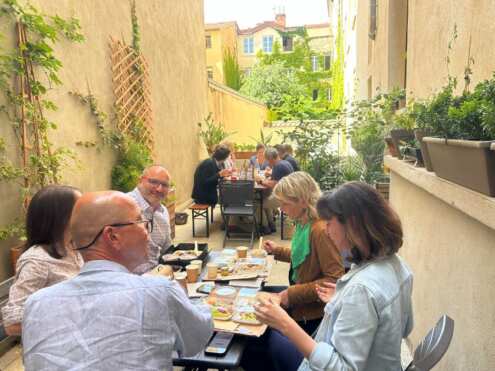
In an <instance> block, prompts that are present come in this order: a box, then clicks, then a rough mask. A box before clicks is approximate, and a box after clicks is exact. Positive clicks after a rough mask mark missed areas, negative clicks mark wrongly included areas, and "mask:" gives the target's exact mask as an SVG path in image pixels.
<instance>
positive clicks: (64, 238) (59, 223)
mask: <svg viewBox="0 0 495 371" xmlns="http://www.w3.org/2000/svg"><path fill="white" fill-rule="evenodd" d="M80 196H81V192H80V191H79V190H78V189H76V188H73V187H69V186H61V185H50V186H47V187H44V188H42V189H41V190H39V191H38V192H37V193H36V194H35V195H34V197H33V198H32V200H31V202H30V203H29V207H28V210H27V216H26V235H27V241H26V244H25V247H24V252H23V253H22V255H21V256H20V258H19V260H18V261H17V264H16V278H15V282H14V284H13V285H12V287H11V288H10V293H9V301H8V303H7V304H6V305H5V306H4V307H3V308H2V318H3V325H4V327H5V332H6V333H7V334H8V335H20V334H21V323H22V318H23V314H24V303H25V302H26V300H27V298H28V296H29V295H31V294H32V293H34V292H35V291H37V290H39V289H42V288H44V287H48V286H51V285H54V284H56V283H58V282H60V281H63V280H66V279H68V278H71V277H72V276H75V275H76V274H77V273H78V272H79V270H80V268H81V267H82V265H83V260H82V258H81V256H80V254H79V253H78V252H77V251H75V250H73V249H72V248H71V247H70V233H69V222H70V217H71V214H72V208H73V207H74V204H75V203H76V201H77V199H78V198H79V197H80Z"/></svg>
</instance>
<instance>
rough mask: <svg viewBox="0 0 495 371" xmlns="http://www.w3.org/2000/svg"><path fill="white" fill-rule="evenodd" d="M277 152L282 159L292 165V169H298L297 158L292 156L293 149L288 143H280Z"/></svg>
mask: <svg viewBox="0 0 495 371" xmlns="http://www.w3.org/2000/svg"><path fill="white" fill-rule="evenodd" d="M278 154H279V156H280V158H281V159H282V160H285V161H287V162H289V163H290V164H291V165H292V168H293V169H294V171H299V170H300V168H299V164H298V163H297V160H296V159H295V158H294V157H293V156H292V154H293V150H292V146H291V145H290V144H281V145H280V147H279V149H278Z"/></svg>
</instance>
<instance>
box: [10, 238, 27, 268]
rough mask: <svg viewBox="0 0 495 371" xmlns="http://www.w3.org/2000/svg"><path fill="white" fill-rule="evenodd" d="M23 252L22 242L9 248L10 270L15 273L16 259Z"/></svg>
mask: <svg viewBox="0 0 495 371" xmlns="http://www.w3.org/2000/svg"><path fill="white" fill-rule="evenodd" d="M23 252H24V244H19V245H16V246H13V247H11V248H10V264H11V266H12V271H13V272H14V274H15V271H16V269H15V268H16V265H17V260H18V259H19V257H20V256H21V254H22V253H23Z"/></svg>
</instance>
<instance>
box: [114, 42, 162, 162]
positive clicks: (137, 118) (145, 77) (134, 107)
mask: <svg viewBox="0 0 495 371" xmlns="http://www.w3.org/2000/svg"><path fill="white" fill-rule="evenodd" d="M110 50H111V53H112V76H113V78H112V80H113V92H114V94H115V108H116V110H117V118H118V120H117V127H118V129H119V130H121V131H122V132H123V133H125V134H130V135H133V134H134V133H136V131H137V132H138V133H139V136H138V137H136V135H133V138H134V139H135V140H137V141H138V142H140V143H144V144H145V145H147V146H148V148H149V149H150V150H151V152H152V153H154V139H153V111H152V109H151V85H150V78H149V73H148V64H147V63H146V60H145V58H144V57H143V56H142V55H141V54H138V53H136V52H135V51H134V49H132V48H131V47H130V46H128V45H125V44H124V43H123V42H122V41H120V40H114V39H112V38H110ZM139 122H141V123H142V127H141V128H136V126H137V125H138V124H137V123H139Z"/></svg>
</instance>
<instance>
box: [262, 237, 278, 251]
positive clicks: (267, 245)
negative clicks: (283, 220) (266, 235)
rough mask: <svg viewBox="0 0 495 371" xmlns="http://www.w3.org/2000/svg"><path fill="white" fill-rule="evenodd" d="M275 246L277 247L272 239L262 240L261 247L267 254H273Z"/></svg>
mask: <svg viewBox="0 0 495 371" xmlns="http://www.w3.org/2000/svg"><path fill="white" fill-rule="evenodd" d="M276 247H277V245H276V244H275V242H273V241H270V240H266V241H263V249H265V251H266V252H267V253H268V254H273V252H274V251H275V248H276Z"/></svg>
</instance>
